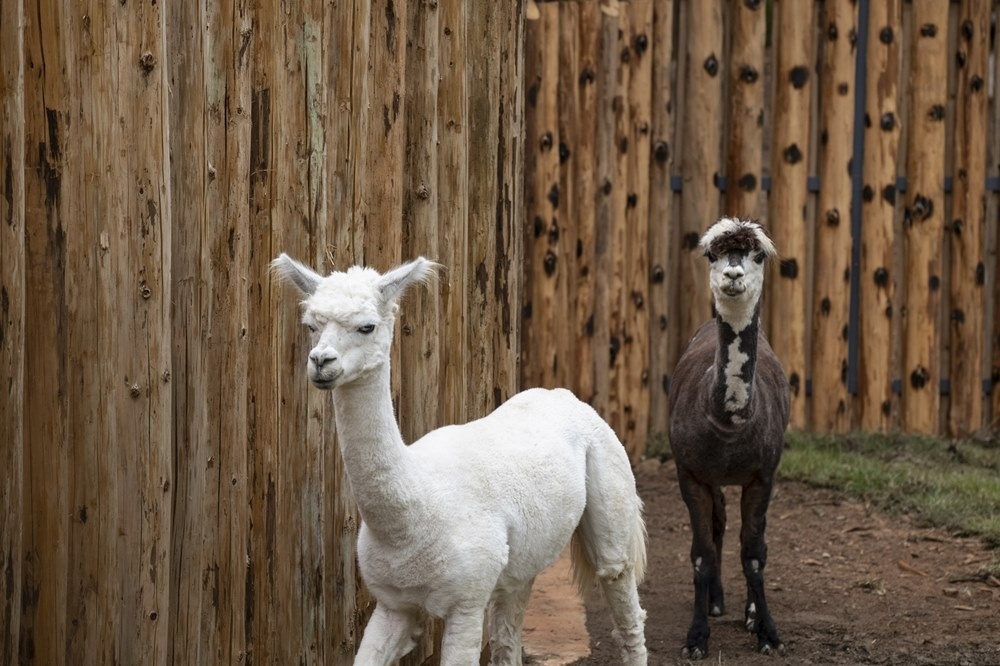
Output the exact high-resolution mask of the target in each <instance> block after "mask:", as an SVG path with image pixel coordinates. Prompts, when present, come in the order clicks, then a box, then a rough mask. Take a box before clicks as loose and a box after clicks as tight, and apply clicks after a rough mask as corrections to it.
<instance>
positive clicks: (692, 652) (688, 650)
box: [681, 645, 707, 661]
mask: <svg viewBox="0 0 1000 666" xmlns="http://www.w3.org/2000/svg"><path fill="white" fill-rule="evenodd" d="M706 656H707V655H706V654H705V653H704V652H702V651H701V648H699V647H692V646H688V645H685V646H684V647H683V648H681V659H690V660H691V661H698V660H699V659H704V658H705V657H706Z"/></svg>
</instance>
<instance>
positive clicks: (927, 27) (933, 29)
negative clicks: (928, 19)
mask: <svg viewBox="0 0 1000 666" xmlns="http://www.w3.org/2000/svg"><path fill="white" fill-rule="evenodd" d="M920 36H921V37H935V36H937V26H936V25H934V24H933V23H924V24H923V25H922V26H920Z"/></svg>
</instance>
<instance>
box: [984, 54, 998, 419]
mask: <svg viewBox="0 0 1000 666" xmlns="http://www.w3.org/2000/svg"><path fill="white" fill-rule="evenodd" d="M998 67H1000V64H998V59H997V58H996V57H994V58H992V59H991V62H990V68H991V72H990V76H991V77H992V80H993V81H994V82H995V81H996V80H997V76H998V75H1000V70H998ZM994 85H995V83H994ZM992 90H993V91H995V90H996V88H995V87H994V88H992ZM988 114H989V117H990V120H991V124H990V132H989V136H988V137H987V140H986V144H987V151H988V152H987V156H988V157H987V160H986V177H987V178H1000V130H998V129H997V128H998V127H1000V104H998V103H997V98H996V94H995V93H994V95H993V99H992V100H991V101H990V104H989V111H988ZM998 219H1000V192H998V191H996V190H993V191H991V192H990V193H989V195H988V196H987V198H986V230H985V238H984V241H985V246H986V256H987V258H988V259H987V262H986V293H987V294H988V295H989V296H988V298H989V300H988V301H987V305H988V306H990V307H988V308H987V311H986V321H985V322H984V326H985V328H986V330H987V331H988V332H989V336H990V338H989V339H990V340H991V341H992V342H991V344H990V348H989V353H990V358H989V361H988V364H987V367H988V376H989V379H990V391H991V392H990V399H989V400H988V401H987V403H986V407H987V409H988V410H989V411H988V413H987V415H986V425H988V426H989V427H990V428H994V427H996V423H997V419H998V417H1000V335H998V325H1000V317H998V316H997V315H998V313H1000V289H998V285H1000V280H998V279H997V244H998Z"/></svg>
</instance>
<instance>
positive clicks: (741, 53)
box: [723, 2, 767, 219]
mask: <svg viewBox="0 0 1000 666" xmlns="http://www.w3.org/2000/svg"><path fill="white" fill-rule="evenodd" d="M731 16H732V42H731V45H730V49H729V57H728V68H727V70H728V72H729V92H728V94H727V97H728V98H729V120H728V123H727V125H728V129H729V138H728V141H727V144H726V145H727V159H726V193H725V196H724V200H725V204H724V206H723V209H724V212H725V214H726V215H730V216H736V217H740V218H749V219H759V218H760V217H761V214H762V213H763V212H764V211H763V201H762V198H761V192H762V189H761V186H760V181H761V174H762V173H763V166H764V164H763V152H764V46H765V41H766V33H767V13H766V11H765V7H764V5H763V4H762V3H759V2H741V3H737V4H735V5H734V6H733V8H732V10H731Z"/></svg>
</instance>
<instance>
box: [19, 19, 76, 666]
mask: <svg viewBox="0 0 1000 666" xmlns="http://www.w3.org/2000/svg"><path fill="white" fill-rule="evenodd" d="M24 16H35V17H38V20H37V21H33V22H31V23H30V24H29V23H25V24H24V25H25V32H24V67H25V71H28V70H29V69H30V70H31V71H33V72H35V74H33V75H32V76H30V77H25V80H24V110H23V114H24V115H23V118H24V143H25V170H24V174H25V177H24V190H25V203H24V207H25V228H24V231H25V241H24V243H25V257H24V275H25V285H26V289H27V288H28V285H30V297H31V302H32V306H31V307H30V308H25V317H24V340H25V344H24V378H25V383H24V393H23V401H24V431H23V436H24V453H23V456H24V458H23V460H24V477H23V484H24V488H25V493H24V504H23V507H22V508H23V511H24V514H23V515H25V516H31V521H32V528H31V529H30V530H27V529H26V530H25V531H24V533H23V538H22V547H23V553H19V554H18V555H17V557H18V558H19V559H21V561H22V567H23V580H22V581H21V582H20V584H21V588H22V595H23V596H22V603H21V607H20V609H19V610H20V612H21V633H20V641H21V653H20V655H19V658H20V659H22V660H27V659H28V658H32V659H34V660H35V661H36V662H37V663H61V662H62V661H64V659H65V650H66V644H67V631H66V621H65V620H66V609H67V597H68V595H67V592H68V590H67V587H68V586H67V585H66V582H67V581H66V572H67V571H68V568H69V562H68V540H67V539H66V535H67V534H68V532H69V521H70V520H71V518H70V516H71V515H72V513H73V509H72V508H71V507H70V497H69V487H70V486H69V478H70V477H69V469H68V467H69V466H68V454H67V451H66V449H65V447H66V445H65V443H66V442H68V441H70V433H69V430H68V424H67V405H66V396H65V392H64V387H63V384H62V378H63V377H65V376H66V356H65V352H66V340H67V333H68V331H67V318H68V306H67V303H66V292H65V287H66V284H65V283H66V234H67V226H68V225H67V224H66V223H65V221H64V218H65V211H64V204H63V196H64V194H66V192H65V188H64V186H63V176H64V169H65V168H66V164H67V161H66V151H67V150H69V149H70V147H69V144H68V143H67V141H66V135H65V127H66V114H67V99H66V92H65V90H64V83H63V79H62V76H61V72H62V71H63V68H65V67H66V66H67V64H66V63H67V54H66V52H65V47H64V45H63V44H62V43H61V42H60V41H59V40H58V39H57V35H58V34H59V31H58V29H57V27H56V26H58V25H59V23H60V20H61V19H62V18H64V17H63V16H62V15H61V12H60V7H59V4H58V3H56V2H48V1H46V0H38V1H36V2H31V3H29V4H26V5H25V6H24ZM5 51H6V48H5ZM26 296H28V294H26ZM88 622H89V626H90V628H91V629H92V630H95V627H94V625H95V621H94V620H88Z"/></svg>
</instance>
